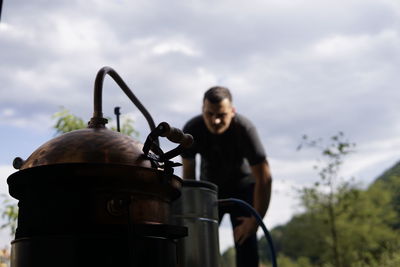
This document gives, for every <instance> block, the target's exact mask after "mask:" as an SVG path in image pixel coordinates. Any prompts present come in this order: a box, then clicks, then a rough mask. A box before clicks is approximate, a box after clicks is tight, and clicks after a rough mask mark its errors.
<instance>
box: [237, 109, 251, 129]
mask: <svg viewBox="0 0 400 267" xmlns="http://www.w3.org/2000/svg"><path fill="white" fill-rule="evenodd" d="M234 121H235V124H237V125H238V127H241V128H243V129H245V130H248V129H251V128H254V124H253V123H252V122H251V121H250V120H249V119H248V118H247V117H245V116H243V115H242V114H238V113H236V114H235V119H234Z"/></svg>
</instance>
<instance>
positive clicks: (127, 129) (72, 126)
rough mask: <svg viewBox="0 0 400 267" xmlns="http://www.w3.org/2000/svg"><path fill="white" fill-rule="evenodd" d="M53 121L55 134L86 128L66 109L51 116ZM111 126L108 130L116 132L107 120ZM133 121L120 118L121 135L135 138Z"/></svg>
mask: <svg viewBox="0 0 400 267" xmlns="http://www.w3.org/2000/svg"><path fill="white" fill-rule="evenodd" d="M52 118H53V119H55V120H56V123H55V125H54V126H53V128H54V129H55V130H56V134H63V133H67V132H70V131H74V130H79V129H84V128H86V127H87V122H85V121H84V120H83V119H82V118H80V117H77V116H75V115H73V114H71V112H70V111H69V110H68V109H65V108H61V110H60V111H59V112H56V113H55V114H54V115H53V116H52ZM107 119H108V121H109V122H110V124H111V127H110V129H111V130H113V131H116V130H117V127H116V126H115V125H113V120H112V119H111V118H107ZM133 123H134V121H133V120H132V119H131V118H129V117H126V116H122V124H121V129H120V131H121V133H123V134H126V135H129V136H134V137H137V136H138V135H139V133H138V132H137V131H136V130H135V128H134V127H133Z"/></svg>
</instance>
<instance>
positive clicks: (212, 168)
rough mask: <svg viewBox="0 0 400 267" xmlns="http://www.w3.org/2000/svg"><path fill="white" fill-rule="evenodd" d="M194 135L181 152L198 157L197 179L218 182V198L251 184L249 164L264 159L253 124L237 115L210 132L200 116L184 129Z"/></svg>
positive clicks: (184, 154) (252, 181)
mask: <svg viewBox="0 0 400 267" xmlns="http://www.w3.org/2000/svg"><path fill="white" fill-rule="evenodd" d="M183 131H184V132H185V133H189V134H191V135H192V136H193V138H194V143H193V146H192V147H190V148H189V149H186V150H185V151H184V153H182V157H183V158H186V159H195V156H196V154H197V153H198V154H200V156H201V166H200V180H204V181H210V182H212V183H215V184H216V185H218V188H219V194H220V197H221V196H222V197H229V196H232V195H234V194H235V193H234V192H237V191H238V190H240V188H243V186H245V185H247V184H250V183H254V178H253V177H252V176H251V169H250V167H249V165H256V164H258V163H261V162H263V161H264V160H265V158H266V154H265V151H264V148H263V146H262V144H261V141H260V139H259V137H258V134H257V131H256V129H255V127H254V125H253V124H252V123H251V122H250V121H249V120H248V119H247V118H245V117H243V116H241V115H240V114H236V115H235V117H234V118H233V120H232V122H231V124H230V126H229V128H228V130H226V131H225V132H224V133H222V134H212V133H210V131H209V130H208V129H207V127H206V125H205V123H204V120H203V117H202V116H201V115H199V116H196V117H194V118H193V119H191V120H190V121H188V122H187V123H186V125H185V126H184V128H183Z"/></svg>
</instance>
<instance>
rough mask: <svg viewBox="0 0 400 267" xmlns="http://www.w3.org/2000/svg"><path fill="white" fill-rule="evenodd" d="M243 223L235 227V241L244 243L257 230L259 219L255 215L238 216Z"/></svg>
mask: <svg viewBox="0 0 400 267" xmlns="http://www.w3.org/2000/svg"><path fill="white" fill-rule="evenodd" d="M237 219H238V220H239V221H241V223H240V224H239V225H238V226H236V227H235V229H233V236H234V239H235V242H236V243H238V244H239V245H242V244H243V243H244V241H246V239H247V238H248V237H249V236H251V235H253V234H255V233H256V232H257V228H258V225H257V221H256V219H255V218H254V217H238V218H237Z"/></svg>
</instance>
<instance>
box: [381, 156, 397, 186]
mask: <svg viewBox="0 0 400 267" xmlns="http://www.w3.org/2000/svg"><path fill="white" fill-rule="evenodd" d="M393 176H399V177H400V161H399V162H397V163H396V164H395V165H394V166H393V167H391V168H389V169H387V170H386V171H385V172H384V173H382V174H381V175H380V176H379V177H378V178H376V180H375V182H377V181H384V182H388V181H389V180H390V178H391V177H393Z"/></svg>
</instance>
